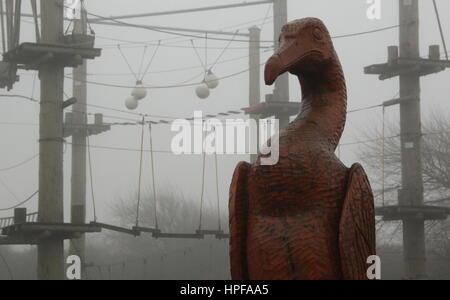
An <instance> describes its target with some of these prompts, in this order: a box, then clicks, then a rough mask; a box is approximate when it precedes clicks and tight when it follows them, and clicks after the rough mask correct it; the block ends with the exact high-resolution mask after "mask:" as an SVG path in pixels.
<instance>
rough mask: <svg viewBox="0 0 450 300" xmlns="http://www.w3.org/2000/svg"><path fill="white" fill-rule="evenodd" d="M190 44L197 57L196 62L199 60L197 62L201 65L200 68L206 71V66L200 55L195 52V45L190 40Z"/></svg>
mask: <svg viewBox="0 0 450 300" xmlns="http://www.w3.org/2000/svg"><path fill="white" fill-rule="evenodd" d="M191 44H192V48H193V49H194V51H195V54H196V55H197V58H198V60H199V62H200V64H201V66H202V68H203V69H204V70H205V71H206V69H207V68H208V66H206V65H205V63H204V62H203V60H202V57H201V56H200V53H198V50H197V48H196V47H195V44H194V41H193V40H191Z"/></svg>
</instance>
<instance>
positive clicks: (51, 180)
mask: <svg viewBox="0 0 450 300" xmlns="http://www.w3.org/2000/svg"><path fill="white" fill-rule="evenodd" d="M63 8H64V1H63V0H45V1H41V18H42V20H41V22H42V25H41V26H42V34H41V36H42V42H43V43H48V44H58V43H62V41H63ZM39 76H40V79H41V104H40V108H41V110H40V130H39V136H40V140H39V152H40V156H39V222H43V223H62V222H63V221H64V210H63V108H62V104H63V88H64V86H63V85H64V66H63V65H59V64H56V63H50V64H49V63H47V64H43V65H42V66H41V67H40V69H39ZM37 248H38V270H37V271H38V272H37V273H38V278H39V279H41V280H60V279H63V274H64V242H63V240H61V239H56V238H53V237H50V238H47V239H45V240H42V241H40V243H39V245H38V247H37Z"/></svg>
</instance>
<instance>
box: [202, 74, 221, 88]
mask: <svg viewBox="0 0 450 300" xmlns="http://www.w3.org/2000/svg"><path fill="white" fill-rule="evenodd" d="M205 83H206V85H208V87H209V88H210V89H215V88H216V87H218V86H219V78H218V77H217V76H216V75H215V74H214V73H213V72H212V71H211V70H209V71H208V74H206V76H205Z"/></svg>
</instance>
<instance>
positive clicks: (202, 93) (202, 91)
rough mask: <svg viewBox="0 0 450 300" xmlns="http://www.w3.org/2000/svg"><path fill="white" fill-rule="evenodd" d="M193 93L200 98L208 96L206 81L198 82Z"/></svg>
mask: <svg viewBox="0 0 450 300" xmlns="http://www.w3.org/2000/svg"><path fill="white" fill-rule="evenodd" d="M195 93H196V94H197V97H199V98H200V99H206V98H208V97H209V94H210V91H209V87H208V85H207V84H206V83H202V84H200V85H199V86H198V87H197V88H196V89H195Z"/></svg>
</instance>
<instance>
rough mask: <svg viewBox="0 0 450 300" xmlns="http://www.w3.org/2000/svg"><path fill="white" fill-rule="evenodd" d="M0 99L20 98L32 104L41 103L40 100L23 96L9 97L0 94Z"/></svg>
mask: <svg viewBox="0 0 450 300" xmlns="http://www.w3.org/2000/svg"><path fill="white" fill-rule="evenodd" d="M0 97H5V98H20V99H25V100H28V101H31V102H37V103H39V100H36V99H34V98H31V97H27V96H21V95H8V94H0Z"/></svg>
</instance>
